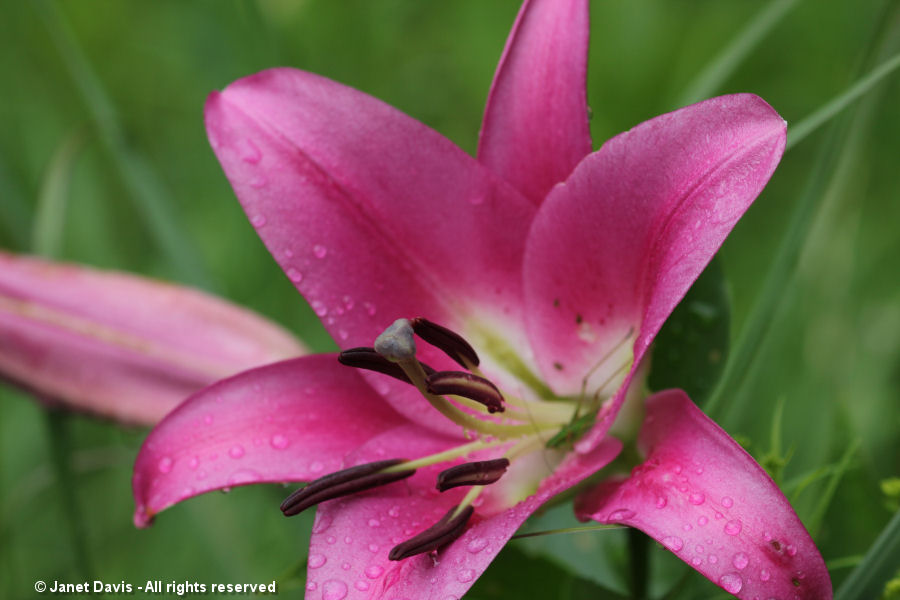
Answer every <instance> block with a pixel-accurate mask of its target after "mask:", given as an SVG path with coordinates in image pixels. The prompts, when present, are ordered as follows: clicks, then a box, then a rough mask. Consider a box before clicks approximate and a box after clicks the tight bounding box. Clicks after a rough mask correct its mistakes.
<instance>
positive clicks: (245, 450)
mask: <svg viewBox="0 0 900 600" xmlns="http://www.w3.org/2000/svg"><path fill="white" fill-rule="evenodd" d="M587 40H588V12H587V2H586V1H585V0H567V1H561V0H527V1H526V2H525V3H524V4H523V6H522V9H521V11H520V13H519V16H518V18H517V20H516V23H515V25H514V26H513V30H512V33H511V34H510V38H509V40H508V42H507V46H506V49H505V50H504V53H503V57H502V58H501V61H500V65H499V67H498V69H497V74H496V77H495V80H494V84H493V87H492V89H491V92H490V96H489V99H488V105H487V108H486V111H485V119H484V124H483V127H482V131H481V138H480V145H479V151H478V158H477V159H473V158H471V157H469V156H468V155H466V154H465V153H464V152H463V151H462V150H460V149H459V148H457V147H456V146H455V145H453V144H452V143H451V142H449V141H448V140H446V139H445V138H443V137H442V136H440V135H439V134H438V133H436V132H434V131H433V130H431V129H428V128H427V127H426V126H424V125H422V124H421V123H418V122H416V121H414V120H412V119H410V118H409V117H407V116H405V115H403V114H401V113H399V112H398V111H396V110H395V109H393V108H391V107H389V106H387V105H385V104H383V103H381V102H380V101H378V100H376V99H374V98H371V97H369V96H367V95H365V94H363V93H361V92H358V91H356V90H353V89H350V88H347V87H345V86H342V85H340V84H338V83H335V82H333V81H330V80H327V79H324V78H322V77H319V76H316V75H313V74H310V73H305V72H302V71H297V70H293V69H273V70H269V71H264V72H261V73H258V74H256V75H252V76H250V77H247V78H244V79H241V80H239V81H237V82H235V83H233V84H231V85H229V86H228V87H227V88H226V89H225V90H224V91H223V92H221V93H218V92H214V93H213V94H211V95H210V97H209V99H208V101H207V105H206V125H207V130H208V132H209V137H210V142H211V144H212V146H213V149H214V150H215V152H216V155H217V156H218V158H219V160H220V162H221V163H222V165H223V167H224V170H225V173H226V175H227V176H228V178H229V180H230V182H231V184H232V186H233V188H234V190H235V192H236V194H237V196H238V199H239V200H240V201H241V203H242V204H243V207H244V209H245V211H246V212H247V215H248V217H249V218H250V222H251V223H252V224H253V225H254V227H255V228H256V229H257V232H258V233H259V235H260V236H261V238H262V239H263V241H264V242H265V244H266V246H267V247H268V248H269V250H270V252H271V253H272V255H273V257H274V258H275V259H276V261H278V263H279V264H280V265H281V267H282V268H283V270H284V272H285V274H286V275H287V277H288V278H289V279H290V280H291V281H292V282H294V284H295V286H296V287H297V289H298V291H299V292H300V293H301V294H302V295H303V296H304V297H305V298H306V299H307V300H308V301H310V303H311V305H312V307H313V309H314V310H315V311H316V313H317V314H318V315H319V316H320V317H321V318H322V320H323V323H324V324H325V326H326V328H328V330H329V331H330V332H331V333H332V335H333V336H334V339H335V340H336V341H337V342H338V344H339V345H340V346H341V348H343V349H344V352H342V354H341V355H340V359H341V361H342V362H343V363H344V365H341V364H338V356H335V355H320V356H309V357H302V358H298V359H295V360H291V361H286V362H282V363H278V364H274V365H270V366H266V367H261V368H258V369H255V370H252V371H248V372H246V373H242V374H240V375H237V376H235V377H232V378H230V379H227V380H225V381H221V382H219V383H217V384H215V385H213V386H211V387H209V388H207V389H206V390H203V391H202V392H200V393H198V394H196V395H195V396H193V397H192V398H191V399H189V400H188V401H187V402H185V403H184V404H183V405H181V406H180V407H179V408H178V409H177V410H175V411H174V412H173V413H172V414H170V415H169V416H168V417H167V418H166V419H165V420H164V421H163V422H162V423H160V425H159V426H158V427H157V428H156V429H155V430H154V431H153V432H152V433H151V434H150V436H149V437H148V439H147V441H146V442H145V444H144V446H143V448H142V449H141V452H140V454H139V456H138V459H137V462H136V464H135V473H134V481H133V487H134V495H135V499H136V504H137V509H136V513H135V523H136V524H137V525H138V526H145V525H147V524H149V522H150V521H151V519H152V518H153V517H154V516H155V515H156V514H157V513H158V512H160V511H161V510H163V509H165V508H167V507H169V506H171V505H173V504H175V503H177V502H179V501H181V500H184V499H186V498H189V497H191V496H193V495H196V494H199V493H202V492H205V491H209V490H214V489H220V488H224V487H229V486H234V485H241V484H247V483H256V482H283V481H312V483H310V484H309V485H308V486H307V487H306V488H302V489H301V490H298V491H297V492H295V493H294V494H292V495H291V496H290V497H289V498H288V499H287V500H286V501H285V503H284V504H283V505H282V510H283V511H284V512H285V513H286V514H294V513H296V512H298V511H300V510H303V509H305V508H307V507H309V506H311V505H313V504H319V507H318V509H317V513H316V520H315V524H314V526H313V532H312V539H311V543H310V554H309V562H308V579H307V598H319V597H321V598H326V599H329V600H342V599H344V598H395V597H396V598H403V597H408V598H425V599H432V598H433V599H445V598H451V597H461V596H462V595H463V594H464V593H465V592H466V590H468V588H469V587H470V586H471V585H472V582H473V581H474V580H475V579H476V578H477V577H478V576H479V575H480V574H481V573H482V572H483V571H484V570H485V569H486V568H487V566H488V564H489V563H490V562H491V560H492V559H493V558H494V557H495V556H496V555H497V553H498V552H499V551H500V549H501V548H502V547H503V545H504V544H505V543H506V542H507V541H508V540H509V539H510V537H511V536H512V535H513V534H514V533H515V531H516V530H517V529H518V528H519V526H520V525H521V524H522V523H523V522H524V521H525V520H526V519H527V518H528V517H529V515H531V514H532V513H533V512H534V511H535V510H536V509H537V508H538V507H539V506H541V505H542V504H543V503H544V502H546V501H547V500H549V499H551V498H553V497H554V496H556V495H558V494H560V493H561V492H563V491H565V490H567V489H569V488H570V487H572V486H574V485H576V484H578V483H579V482H581V481H583V480H584V479H585V478H586V477H587V476H589V475H591V474H593V473H595V472H596V471H598V470H599V469H601V468H602V467H604V466H605V465H607V464H608V463H609V462H610V461H611V460H612V459H613V458H614V457H615V456H616V455H617V454H618V452H619V450H620V449H621V447H622V443H621V442H620V441H619V440H618V439H616V438H615V437H612V436H611V435H610V434H609V430H610V427H611V426H612V424H613V422H614V421H615V419H616V415H617V414H618V413H619V411H620V409H621V408H622V405H623V403H624V402H625V400H626V397H627V396H629V395H632V394H628V390H629V388H630V387H633V388H635V389H637V388H639V387H640V386H639V385H635V386H631V385H630V384H631V382H632V380H633V379H635V378H636V373H638V368H639V366H640V364H641V362H642V359H643V358H644V356H645V354H646V353H647V349H648V348H649V346H650V344H651V342H652V340H653V338H654V336H655V335H656V334H657V332H658V331H659V329H660V327H661V325H662V323H663V321H664V320H665V319H666V318H667V316H668V315H669V314H670V313H671V311H672V310H673V308H674V307H675V306H676V304H677V303H678V302H679V301H680V299H681V298H682V297H683V296H684V294H685V293H686V291H687V290H688V288H689V287H690V285H691V284H692V283H693V281H694V280H695V279H696V278H697V276H698V275H699V274H700V273H701V271H702V270H703V268H704V267H705V266H706V264H707V263H708V262H709V260H710V259H711V258H712V256H713V254H714V253H715V252H716V250H717V249H718V248H719V246H720V245H721V243H722V242H723V240H724V239H725V237H726V235H727V234H728V233H729V231H730V230H731V228H732V227H733V225H734V224H735V222H736V221H737V219H738V218H739V217H740V216H741V214H743V212H744V211H745V210H746V209H747V207H748V206H749V205H750V203H751V202H752V201H753V199H754V198H755V197H756V196H757V195H758V194H759V192H760V191H761V190H762V188H763V186H764V185H765V184H766V182H767V181H768V179H769V177H770V176H771V174H772V172H773V171H774V169H775V166H776V165H777V163H778V161H779V159H780V157H781V154H782V152H783V149H784V143H785V124H784V121H783V120H782V119H781V118H780V117H779V116H778V115H777V114H776V113H775V112H774V111H773V110H772V108H771V107H769V106H768V105H767V104H766V103H765V102H764V101H762V100H761V99H760V98H758V97H755V96H752V95H748V94H739V95H733V96H725V97H721V98H714V99H711V100H708V101H705V102H701V103H699V104H696V105H693V106H689V107H687V108H683V109H681V110H678V111H675V112H673V113H670V114H666V115H662V116H660V117H656V118H654V119H651V120H650V121H647V122H645V123H642V124H640V125H638V126H636V127H635V128H633V129H631V130H630V131H628V132H626V133H623V134H621V135H618V136H616V137H614V138H612V139H610V140H608V141H607V142H606V143H605V144H604V145H603V146H602V147H601V148H600V149H599V150H598V151H596V152H591V148H592V143H591V139H590V135H589V131H588V122H587V113H588V111H587V105H586V98H585V75H586V50H587ZM413 317H416V318H413ZM419 317H425V318H419ZM444 327H446V328H449V329H445V328H444ZM416 336H417V337H418V338H419V340H420V341H419V343H416V341H415V337H416ZM422 342H425V343H422ZM347 365H349V366H351V367H359V368H358V369H357V370H356V371H354V370H353V369H351V368H348V366H347ZM460 367H462V368H463V369H464V370H463V371H460ZM377 371H380V372H377ZM388 375H390V376H391V377H389V376H388ZM672 413H675V415H673V414H672ZM647 414H648V418H647V420H646V421H645V425H644V431H643V432H642V434H641V443H642V448H644V449H645V450H646V451H647V452H648V453H649V454H648V459H647V463H646V464H645V465H644V466H642V467H640V468H639V469H638V470H637V471H635V474H634V475H633V476H632V478H631V479H629V480H626V483H623V484H621V485H620V486H619V487H618V488H616V489H614V490H609V488H603V489H604V490H609V491H608V493H606V494H601V493H600V492H593V493H591V494H590V495H588V496H586V497H585V498H584V499H583V500H582V501H581V502H580V503H579V509H580V514H581V515H582V516H583V517H591V518H596V519H598V520H601V521H604V522H607V521H609V522H626V523H628V524H632V525H635V526H637V527H641V528H643V529H645V530H646V531H647V532H648V533H649V534H650V535H652V536H654V537H656V538H657V539H659V540H660V541H661V542H662V543H664V544H666V545H667V547H669V548H670V549H671V550H672V551H673V552H675V553H676V554H678V555H679V556H680V557H681V558H683V559H684V560H685V561H687V562H688V564H690V565H691V566H693V567H694V568H696V569H698V570H699V571H700V572H701V573H703V574H704V575H706V576H707V577H710V578H711V579H712V580H713V581H714V582H715V583H717V584H719V585H720V586H721V587H723V589H726V590H727V591H729V592H731V593H733V594H735V595H737V596H738V597H739V598H752V597H754V596H756V595H759V594H760V593H765V594H766V596H765V597H778V598H784V599H787V598H828V597H830V594H831V592H830V583H829V581H828V575H827V572H826V571H825V567H824V563H823V562H822V559H821V557H820V556H819V554H818V551H817V550H816V549H815V546H814V545H813V543H812V541H811V540H810V538H809V535H808V534H807V533H806V531H805V530H804V528H803V526H802V524H801V523H800V521H799V519H798V518H797V516H796V514H795V513H794V512H793V510H792V509H791V507H790V505H789V504H788V503H787V501H786V500H785V498H784V497H783V496H782V495H781V494H780V492H778V490H777V488H776V487H775V484H774V483H773V482H772V481H771V480H770V479H769V478H768V477H767V476H766V475H765V473H764V472H763V471H762V470H761V469H759V467H758V466H756V465H755V463H753V461H752V459H750V458H749V457H748V456H747V455H746V454H744V453H743V451H742V450H740V448H739V447H738V446H737V444H736V443H735V442H734V441H733V440H731V439H730V438H728V437H727V435H725V434H724V433H723V432H722V431H721V430H720V429H718V428H717V427H716V426H715V425H714V424H712V423H710V422H708V421H704V420H703V417H702V415H701V414H700V412H699V411H698V410H697V409H696V408H695V407H694V406H693V405H692V404H691V403H690V401H689V400H687V399H686V398H684V396H683V394H681V393H679V392H665V393H662V394H658V395H656V396H654V397H651V398H650V399H649V400H648V413H647ZM676 416H677V417H678V418H675V417H676ZM664 422H671V423H673V426H672V427H671V428H660V427H659V424H660V423H664ZM585 430H586V431H585ZM678 468H682V469H694V471H695V472H694V473H691V474H689V475H685V477H687V480H686V481H680V480H678V479H677V470H678ZM697 469H705V470H704V471H703V472H702V473H697V472H696V470H697ZM668 473H673V474H674V475H671V477H675V478H676V479H675V482H674V483H671V481H670V479H671V477H670V476H669V475H668ZM704 473H705V475H704ZM436 483H437V486H436ZM436 487H437V488H439V489H441V490H444V491H438V489H436ZM682 487H683V488H684V490H682ZM726 492H727V494H728V496H727V497H728V498H729V499H731V500H726ZM695 494H704V502H701V503H697V502H696V501H695V500H696V499H697V498H699V496H696V495H695ZM660 498H664V500H665V503H664V505H663V506H660V505H661V504H663V502H662V500H660ZM729 502H730V504H729ZM762 502H765V504H763V503H762ZM714 503H717V506H721V508H717V509H716V511H713V512H711V511H712V506H713V505H714ZM620 508H621V509H622V510H623V511H624V512H616V511H618V510H619V509H620ZM628 511H630V512H631V513H633V514H630V515H629V514H628ZM718 513H721V514H722V518H721V519H719V518H718ZM707 514H709V516H707ZM701 516H703V517H706V518H707V519H708V521H709V525H708V527H709V530H710V531H712V529H713V528H715V527H718V529H719V530H721V531H718V532H716V534H715V535H713V534H712V533H710V535H709V537H710V539H713V541H712V542H709V543H707V546H709V547H710V549H711V550H710V552H711V551H712V549H713V548H714V551H715V552H716V553H717V555H718V556H720V557H721V566H716V564H717V563H716V562H715V561H713V558H712V555H711V554H705V553H704V554H702V557H703V558H702V560H703V561H704V562H702V563H701V564H696V563H695V562H694V558H696V557H699V556H701V553H700V552H699V551H698V550H696V549H695V548H693V547H690V548H689V547H687V546H686V542H685V540H688V541H690V542H693V541H694V536H698V535H702V534H701V533H700V531H699V530H698V531H694V533H693V536H689V535H688V530H685V529H684V527H686V526H688V525H690V526H691V527H692V528H693V527H695V525H694V523H696V522H697V520H698V519H699V518H700V517H701ZM736 523H740V524H741V525H740V526H739V527H738V525H737V524H736ZM735 528H738V529H739V530H738V531H737V532H736V533H734V534H732V530H734V529H735ZM673 531H676V532H675V533H673ZM691 531H693V529H692V530H691ZM676 535H678V536H680V537H681V540H682V543H681V545H680V546H679V544H678V543H676V542H675V541H674V540H673V539H672V538H673V537H674V536H676ZM766 536H770V539H768V540H767V539H766ZM698 539H699V538H698ZM703 539H704V540H705V539H706V538H703ZM773 541H774V542H777V544H778V547H776V544H773V543H772V542H773ZM789 546H790V547H792V548H794V549H795V550H796V551H795V552H792V551H789V550H788V547H789ZM739 556H740V557H739ZM743 557H746V563H744V558H743ZM726 561H727V564H728V565H730V567H729V570H728V571H727V572H726V571H722V572H720V570H721V568H722V567H724V566H725V563H726ZM763 570H765V573H766V576H765V577H764V576H763ZM801 573H802V577H801V575H800V574H801ZM752 578H756V579H754V581H752V582H751V579H752Z"/></svg>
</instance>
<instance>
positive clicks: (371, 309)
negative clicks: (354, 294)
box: [363, 302, 375, 317]
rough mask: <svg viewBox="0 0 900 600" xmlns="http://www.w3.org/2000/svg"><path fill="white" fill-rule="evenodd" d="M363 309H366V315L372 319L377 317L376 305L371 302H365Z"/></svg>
mask: <svg viewBox="0 0 900 600" xmlns="http://www.w3.org/2000/svg"><path fill="white" fill-rule="evenodd" d="M363 308H365V309H366V314H367V315H369V316H370V317H374V316H375V305H374V304H372V303H371V302H363Z"/></svg>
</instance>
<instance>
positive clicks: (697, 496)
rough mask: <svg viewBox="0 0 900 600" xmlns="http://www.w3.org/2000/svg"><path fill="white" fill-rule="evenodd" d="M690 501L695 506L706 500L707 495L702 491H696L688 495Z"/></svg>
mask: <svg viewBox="0 0 900 600" xmlns="http://www.w3.org/2000/svg"><path fill="white" fill-rule="evenodd" d="M688 502H690V503H691V504H693V505H694V506H700V505H701V504H703V503H704V502H706V496H704V495H703V494H701V493H700V492H694V493H693V494H691V495H690V496H688Z"/></svg>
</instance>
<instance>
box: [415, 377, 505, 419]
mask: <svg viewBox="0 0 900 600" xmlns="http://www.w3.org/2000/svg"><path fill="white" fill-rule="evenodd" d="M425 385H426V386H427V387H428V391H429V392H430V393H432V394H438V395H443V394H453V395H455V396H462V397H463V398H469V399H470V400H474V401H475V402H480V403H481V404H484V405H485V406H486V407H487V409H488V412H490V413H495V412H503V411H504V410H505V409H504V407H503V396H502V395H501V394H500V390H498V389H497V386H495V385H494V384H493V383H491V382H490V381H488V380H487V379H485V378H484V377H479V376H478V375H472V374H471V373H466V372H463V371H438V372H437V373H432V374H431V375H429V376H428V378H427V379H426V380H425Z"/></svg>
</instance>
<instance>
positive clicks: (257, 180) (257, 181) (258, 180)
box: [250, 176, 269, 190]
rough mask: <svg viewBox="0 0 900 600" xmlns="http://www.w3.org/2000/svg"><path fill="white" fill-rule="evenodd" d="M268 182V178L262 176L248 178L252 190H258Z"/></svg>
mask: <svg viewBox="0 0 900 600" xmlns="http://www.w3.org/2000/svg"><path fill="white" fill-rule="evenodd" d="M267 183H269V180H268V179H266V178H265V177H263V176H259V177H254V178H253V179H251V180H250V187H252V188H253V189H254V190H259V189H262V188H264V187H266V184H267Z"/></svg>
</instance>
